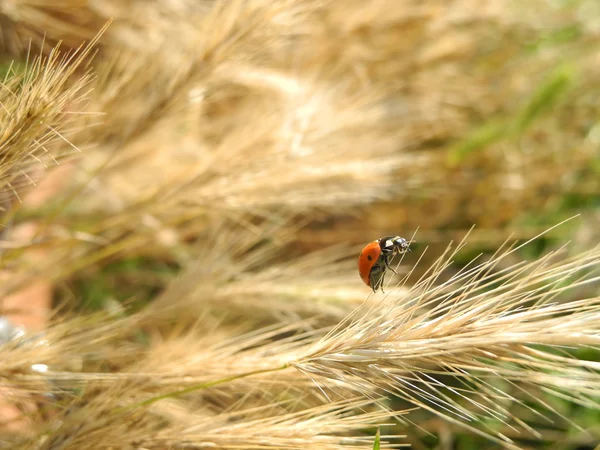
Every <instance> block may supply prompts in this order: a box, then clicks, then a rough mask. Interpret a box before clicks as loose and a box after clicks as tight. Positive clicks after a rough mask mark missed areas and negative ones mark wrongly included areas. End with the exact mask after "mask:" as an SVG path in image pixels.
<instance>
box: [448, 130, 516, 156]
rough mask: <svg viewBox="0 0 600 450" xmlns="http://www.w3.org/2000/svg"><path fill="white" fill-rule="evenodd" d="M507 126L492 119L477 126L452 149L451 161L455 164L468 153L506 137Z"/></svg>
mask: <svg viewBox="0 0 600 450" xmlns="http://www.w3.org/2000/svg"><path fill="white" fill-rule="evenodd" d="M507 128H508V127H507V126H506V124H505V123H504V122H499V121H491V122H488V123H486V124H484V125H483V126H481V127H479V128H476V129H475V130H474V131H473V132H471V134H469V135H468V136H467V137H465V138H464V139H463V140H461V141H460V142H459V143H458V144H456V145H455V146H454V147H453V148H452V149H451V150H450V155H449V163H450V164H451V165H453V166H454V165H456V164H458V163H460V162H461V161H463V159H464V158H465V157H466V156H467V155H469V154H471V153H473V152H475V151H477V150H481V149H482V148H484V147H486V146H487V145H489V144H492V143H494V142H497V141H499V140H501V139H502V138H503V137H505V134H506V131H507Z"/></svg>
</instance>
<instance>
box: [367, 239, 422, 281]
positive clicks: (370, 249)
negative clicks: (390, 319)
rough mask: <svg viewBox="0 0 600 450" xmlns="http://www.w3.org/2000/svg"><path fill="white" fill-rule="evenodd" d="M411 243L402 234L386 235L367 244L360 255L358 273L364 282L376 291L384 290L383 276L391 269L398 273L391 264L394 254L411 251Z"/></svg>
mask: <svg viewBox="0 0 600 450" xmlns="http://www.w3.org/2000/svg"><path fill="white" fill-rule="evenodd" d="M409 246H410V243H409V242H408V241H407V240H406V239H404V238H401V237H400V236H386V237H382V238H380V239H377V240H376V241H373V242H371V243H370V244H367V246H366V247H365V248H363V250H362V252H360V256H359V257H358V273H359V274H360V277H361V278H362V280H363V282H364V283H365V284H366V285H367V286H369V287H370V288H371V289H373V292H376V291H377V289H379V288H381V292H383V278H384V276H385V272H386V271H387V270H388V269H389V270H391V271H392V272H394V273H395V274H396V275H398V272H396V271H395V270H394V269H392V267H391V266H390V264H391V262H392V259H394V256H396V255H399V254H402V253H406V252H410V248H409Z"/></svg>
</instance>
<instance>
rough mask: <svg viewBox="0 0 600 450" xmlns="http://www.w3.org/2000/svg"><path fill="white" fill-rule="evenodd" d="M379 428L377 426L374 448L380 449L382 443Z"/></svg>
mask: <svg viewBox="0 0 600 450" xmlns="http://www.w3.org/2000/svg"><path fill="white" fill-rule="evenodd" d="M379 439H380V436H379V428H377V434H376V435H375V443H374V444H373V450H379V449H380V443H379Z"/></svg>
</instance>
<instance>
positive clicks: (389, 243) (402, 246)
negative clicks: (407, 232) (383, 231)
mask: <svg viewBox="0 0 600 450" xmlns="http://www.w3.org/2000/svg"><path fill="white" fill-rule="evenodd" d="M379 246H380V247H381V249H382V250H383V251H385V252H393V253H395V254H396V253H404V252H410V242H408V241H407V240H406V239H404V238H403V237H400V236H388V237H384V238H381V239H379Z"/></svg>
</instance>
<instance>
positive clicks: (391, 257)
mask: <svg viewBox="0 0 600 450" xmlns="http://www.w3.org/2000/svg"><path fill="white" fill-rule="evenodd" d="M393 258H394V255H393V254H392V255H390V256H388V257H386V258H384V260H383V261H384V262H385V268H386V269H387V270H391V271H392V272H394V273H395V274H396V275H398V272H396V271H395V270H394V269H393V268H392V266H391V265H390V263H391V262H392V259H393Z"/></svg>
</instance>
